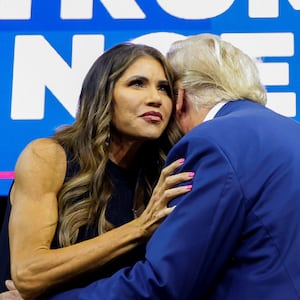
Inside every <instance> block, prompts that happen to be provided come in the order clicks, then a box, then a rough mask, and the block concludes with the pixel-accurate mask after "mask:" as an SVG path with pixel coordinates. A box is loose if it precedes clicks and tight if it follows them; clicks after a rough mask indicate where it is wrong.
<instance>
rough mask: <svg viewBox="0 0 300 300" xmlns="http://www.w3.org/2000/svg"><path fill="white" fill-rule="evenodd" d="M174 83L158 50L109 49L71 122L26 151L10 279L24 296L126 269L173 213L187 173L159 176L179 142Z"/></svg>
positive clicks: (15, 192) (13, 223)
mask: <svg viewBox="0 0 300 300" xmlns="http://www.w3.org/2000/svg"><path fill="white" fill-rule="evenodd" d="M173 83H174V78H173V74H172V71H171V69H170V68H169V66H168V64H167V62H166V61H165V59H164V57H163V56H162V54H161V53H160V52H158V51H157V50H156V49H153V48H152V47H148V46H144V45H134V44H127V43H126V44H120V45H117V46H115V47H113V48H112V49H110V50H108V51H107V52H105V53H104V54H103V55H102V56H100V57H99V58H98V59H97V60H96V62H95V63H94V65H93V66H92V67H91V69H90V71H89V72H88V74H87V76H86V78H85V80H84V82H83V86H82V91H81V95H80V99H79V109H78V113H77V116H76V120H75V122H74V124H73V125H70V126H66V127H64V128H62V129H60V130H58V131H57V132H56V133H55V135H54V136H53V138H50V139H39V140H36V141H33V142H32V143H30V144H29V145H28V146H27V147H26V148H25V149H24V151H23V153H22V154H21V155H20V158H19V159H18V162H17V164H16V169H15V182H14V184H13V186H12V188H11V192H10V200H11V203H12V209H11V216H10V228H9V235H10V253H11V275H12V279H13V281H14V283H15V285H16V288H17V289H18V291H19V292H20V294H21V296H22V297H23V298H24V299H34V298H36V297H38V296H40V295H42V294H43V295H46V294H48V293H49V292H51V293H52V292H56V291H58V290H61V289H67V288H70V287H71V286H79V285H84V284H86V283H88V282H91V281H93V280H95V278H101V277H104V276H108V275H109V274H111V273H112V272H114V271H115V270H116V269H118V268H120V267H122V266H124V265H130V264H131V263H132V262H134V261H135V260H137V259H138V258H139V257H141V255H142V251H140V250H141V249H140V248H141V245H143V244H144V243H145V241H146V240H147V239H148V238H149V237H150V236H151V235H152V233H153V232H154V230H155V229H156V228H157V226H158V225H159V224H160V223H161V222H162V221H163V219H164V218H165V217H166V216H167V215H168V214H169V213H170V212H171V211H172V210H173V208H169V207H167V204H168V202H169V200H171V199H172V198H174V197H176V196H178V195H180V194H183V193H186V192H188V191H189V190H190V189H191V185H186V186H177V185H178V184H179V183H182V182H184V181H188V180H191V178H192V177H193V173H190V172H185V173H181V174H178V175H172V173H173V171H175V169H176V168H177V167H179V166H180V165H181V164H182V163H183V159H181V160H178V161H176V162H174V163H173V164H171V165H169V166H168V167H166V168H165V169H163V171H162V173H161V176H160V177H159V174H160V171H161V169H162V166H163V164H164V159H165V156H166V153H167V151H168V150H169V149H170V147H171V146H172V145H173V144H174V143H175V142H176V141H177V140H178V139H179V138H180V137H181V135H180V131H179V130H178V127H177V125H176V122H175V121H174V117H173V110H174V97H173V92H172V86H173ZM158 178H159V180H158ZM155 184H156V187H155V189H153V187H154V186H155ZM175 185H176V186H177V187H175ZM151 195H152V196H151ZM150 198H151V199H150ZM149 199H150V201H149V204H148V205H147V207H146V209H145V206H146V204H147V202H148V201H147V200H149ZM112 228H114V229H112ZM111 229H112V230H111ZM131 250H133V251H135V252H132V251H131ZM129 251H131V252H130V253H128V252H129ZM126 253H128V255H124V254H126ZM83 275H84V276H83ZM71 282H72V285H69V284H70V283H71ZM3 299H4V298H3Z"/></svg>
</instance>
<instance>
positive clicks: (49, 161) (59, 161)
mask: <svg viewBox="0 0 300 300" xmlns="http://www.w3.org/2000/svg"><path fill="white" fill-rule="evenodd" d="M65 172H66V153H65V150H64V149H63V147H62V146H61V145H59V144H58V143H57V142H56V141H55V140H54V139H51V138H41V139H36V140H33V141H31V142H30V143H29V144H28V145H27V146H26V147H25V148H24V150H23V151H22V153H21V154H20V156H19V158H18V160H17V164H16V168H15V173H16V175H23V176H24V175H25V174H28V173H35V174H36V175H39V176H41V177H46V176H47V174H48V177H53V176H54V175H55V177H57V176H58V177H59V178H60V180H62V179H63V178H64V176H65ZM23 176H22V177H23Z"/></svg>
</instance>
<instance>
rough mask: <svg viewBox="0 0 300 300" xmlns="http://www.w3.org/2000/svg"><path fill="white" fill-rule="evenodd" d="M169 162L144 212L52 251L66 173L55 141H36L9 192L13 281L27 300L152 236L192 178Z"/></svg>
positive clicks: (23, 158)
mask: <svg viewBox="0 0 300 300" xmlns="http://www.w3.org/2000/svg"><path fill="white" fill-rule="evenodd" d="M180 164H181V163H180V162H179V161H177V162H175V163H173V164H171V165H170V166H168V167H167V168H165V169H164V171H163V172H162V175H161V178H160V180H159V183H158V184H157V187H156V189H155V191H154V193H153V196H152V198H151V200H150V203H149V205H148V207H147V208H146V210H145V212H144V213H143V214H142V215H141V216H140V217H139V218H137V219H135V220H133V221H131V222H129V223H127V224H125V225H123V226H120V227H118V228H115V229H113V230H111V231H109V232H107V233H105V234H102V235H100V236H98V237H95V238H93V239H90V240H87V241H84V242H80V243H78V244H75V245H72V246H68V247H65V248H60V249H50V245H51V241H52V239H53V237H54V234H55V230H56V226H57V221H58V208H57V194H58V191H59V190H60V188H61V186H62V184H63V181H64V178H65V172H66V156H65V152H64V150H63V148H62V147H61V146H60V145H58V144H57V143H56V142H55V141H53V140H51V139H41V140H37V141H35V142H33V143H31V144H29V146H28V147H27V148H26V149H25V150H24V151H23V153H22V154H21V156H20V158H19V160H18V162H17V165H16V176H15V184H14V186H13V189H12V192H11V200H12V211H11V218H10V225H9V231H10V232H9V235H10V248H11V271H12V279H13V281H14V283H15V285H16V287H17V289H18V291H19V292H20V294H21V296H22V297H23V298H24V299H34V298H36V297H37V296H39V295H41V294H43V293H44V292H46V291H47V290H49V289H51V287H53V286H57V285H59V284H62V283H63V282H66V281H67V280H71V279H72V278H74V277H75V276H78V275H80V274H83V273H85V272H87V271H90V270H93V269H96V268H99V267H101V266H103V265H104V264H106V263H107V262H109V261H111V260H112V259H114V258H116V257H118V256H119V255H121V254H124V253H126V252H128V251H130V250H131V249H133V248H134V247H136V246H137V245H138V244H140V243H141V242H143V241H144V240H145V238H148V237H149V236H151V235H152V233H153V232H154V230H155V229H156V228H157V226H158V225H159V224H160V223H161V222H162V220H163V219H164V218H165V217H166V216H167V215H168V214H169V213H170V212H171V211H172V208H167V203H168V202H169V201H170V200H171V199H172V198H174V197H175V196H177V195H180V194H183V193H185V192H187V191H188V190H189V188H186V187H178V188H173V186H174V185H175V184H177V183H179V182H183V181H186V180H190V179H191V178H190V177H189V173H181V174H178V175H172V173H173V171H174V170H175V169H176V168H177V167H178V166H179V165H180Z"/></svg>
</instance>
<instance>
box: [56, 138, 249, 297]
mask: <svg viewBox="0 0 300 300" xmlns="http://www.w3.org/2000/svg"><path fill="white" fill-rule="evenodd" d="M199 143H200V141H199V140H195V141H193V140H188V141H186V142H184V143H179V145H177V146H176V147H175V148H174V149H173V150H172V152H171V153H170V155H169V159H168V160H169V161H174V160H175V159H177V158H179V157H185V158H186V160H185V164H184V166H183V168H184V169H185V170H189V171H194V172H195V173H196V174H195V177H194V179H193V182H192V184H193V189H192V191H191V192H189V193H187V194H185V195H183V196H181V197H178V198H177V199H175V200H174V201H173V203H174V204H176V208H175V210H174V211H173V212H172V214H171V215H170V216H168V218H167V219H166V220H165V221H164V222H163V224H162V225H161V226H160V227H159V228H158V230H157V231H156V232H155V234H154V235H153V236H152V238H151V239H150V241H149V243H148V245H147V250H146V257H145V260H144V261H139V262H138V263H136V264H135V265H134V266H133V267H128V268H125V269H121V270H120V271H118V272H117V273H115V274H114V275H113V276H112V277H110V278H106V279H103V280H100V281H97V282H95V283H92V284H90V285H89V286H87V287H86V288H83V289H77V290H73V291H69V292H66V293H63V294H61V295H57V296H56V297H54V298H53V299H55V300H59V299H64V300H66V299H87V300H93V299H105V300H113V299H114V300H120V299H122V300H126V299H128V300H132V299H135V300H137V299H152V300H153V299H161V300H165V299H173V300H185V299H189V300H191V299H199V297H201V296H202V297H203V296H204V295H206V294H207V293H209V289H210V288H211V287H212V286H213V284H214V281H215V280H216V278H217V277H218V276H219V275H220V273H221V271H222V268H223V267H224V266H225V265H226V264H228V263H230V260H231V256H232V253H233V250H234V247H235V245H236V242H237V239H238V237H239V235H240V232H241V230H242V229H241V228H242V224H243V217H244V215H245V213H246V212H245V204H244V202H245V199H244V196H243V193H242V190H241V188H240V184H239V181H238V176H237V175H236V172H235V170H234V168H233V166H232V164H231V162H230V161H229V159H228V157H227V156H226V154H225V153H224V152H223V151H222V149H221V148H220V147H218V145H215V144H214V143H213V142H211V141H210V140H208V139H207V140H202V141H201V147H200V146H199V145H200V144H199ZM202 145H203V146H202Z"/></svg>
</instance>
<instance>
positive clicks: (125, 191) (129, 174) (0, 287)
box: [0, 158, 145, 293]
mask: <svg viewBox="0 0 300 300" xmlns="http://www.w3.org/2000/svg"><path fill="white" fill-rule="evenodd" d="M70 161H72V160H69V158H68V164H67V174H66V180H68V178H71V177H72V176H74V175H75V174H76V172H77V170H78V166H77V165H74V164H72V163H70ZM107 170H108V174H109V175H110V177H111V179H112V182H113V185H114V186H115V187H117V188H115V189H114V191H113V194H112V198H111V200H110V202H109V203H108V206H107V211H106V219H107V220H108V221H109V222H110V223H111V224H113V225H114V226H115V227H117V226H121V225H122V224H125V223H127V222H129V221H131V220H132V219H133V218H134V215H133V210H132V208H133V193H134V189H135V184H136V181H137V176H138V175H137V172H136V171H129V170H126V169H123V168H120V167H119V166H117V165H115V164H114V163H113V162H111V161H109V162H108V165H107ZM10 210H11V205H10V201H8V204H7V207H6V212H5V218H4V221H3V225H2V228H1V232H0V292H3V291H6V287H5V284H4V281H5V280H6V279H9V278H10V258H9V257H10V255H9V242H8V220H9V214H10ZM97 235H98V232H97V229H96V228H86V227H85V226H84V227H82V228H80V230H79V235H78V238H77V241H76V242H80V241H83V240H87V239H90V238H93V237H95V236H97ZM58 247H59V245H58V236H57V234H56V235H55V237H54V239H53V242H52V246H51V248H58ZM144 253H145V247H144V246H140V247H137V248H136V249H134V250H133V251H131V252H129V253H127V254H125V255H123V256H121V257H119V258H117V259H115V260H114V261H112V262H110V263H108V264H106V265H105V266H103V267H101V268H100V269H99V270H97V271H94V272H91V273H89V274H85V276H84V278H79V279H78V280H76V279H75V280H72V281H71V282H70V283H69V284H64V285H63V289H61V290H56V291H55V293H56V292H61V291H62V290H67V289H71V288H75V287H82V286H85V285H87V284H89V283H91V282H93V281H95V280H97V279H100V278H104V277H107V276H110V275H112V274H113V273H114V272H116V271H117V270H119V269H120V268H122V267H125V266H129V265H132V264H134V263H135V262H136V261H137V260H140V259H142V258H143V257H144Z"/></svg>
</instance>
